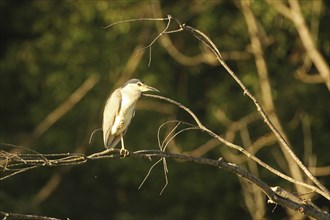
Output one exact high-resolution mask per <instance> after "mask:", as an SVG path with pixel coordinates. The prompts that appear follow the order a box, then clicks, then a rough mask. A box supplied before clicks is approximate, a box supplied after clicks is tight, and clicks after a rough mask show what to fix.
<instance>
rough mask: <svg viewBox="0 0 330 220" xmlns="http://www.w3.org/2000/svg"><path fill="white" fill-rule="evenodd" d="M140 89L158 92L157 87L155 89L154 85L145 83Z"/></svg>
mask: <svg viewBox="0 0 330 220" xmlns="http://www.w3.org/2000/svg"><path fill="white" fill-rule="evenodd" d="M141 91H142V92H147V91H153V92H159V90H158V89H155V88H154V87H151V86H148V85H146V84H144V85H143V87H142V89H141Z"/></svg>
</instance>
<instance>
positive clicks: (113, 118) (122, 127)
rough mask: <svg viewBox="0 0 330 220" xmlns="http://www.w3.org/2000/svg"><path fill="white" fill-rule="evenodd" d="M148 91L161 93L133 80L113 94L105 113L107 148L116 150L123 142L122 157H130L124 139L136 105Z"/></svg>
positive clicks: (104, 129)
mask: <svg viewBox="0 0 330 220" xmlns="http://www.w3.org/2000/svg"><path fill="white" fill-rule="evenodd" d="M146 91H154V92H159V91H158V90H157V89H155V88H153V87H151V86H148V85H146V84H144V83H143V82H142V81H141V80H139V79H131V80H128V81H127V82H126V83H125V84H124V85H123V86H122V87H120V88H118V89H116V90H115V91H114V92H113V93H111V95H110V97H109V98H108V99H107V101H106V104H105V107H104V111H103V125H102V130H103V141H104V146H105V148H108V149H109V148H110V149H114V148H115V146H116V145H117V144H118V142H119V141H120V140H121V149H120V155H121V156H123V157H125V156H127V155H128V151H127V150H126V149H125V146H124V139H123V137H124V135H125V133H126V132H127V128H128V126H129V124H130V123H131V120H132V118H133V117H134V115H135V106H136V103H137V101H138V100H139V98H140V96H141V93H142V92H146Z"/></svg>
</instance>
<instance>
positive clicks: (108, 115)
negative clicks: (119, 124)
mask: <svg viewBox="0 0 330 220" xmlns="http://www.w3.org/2000/svg"><path fill="white" fill-rule="evenodd" d="M120 107H121V92H120V89H116V90H115V91H114V92H113V93H112V94H111V96H110V98H109V99H108V100H107V102H106V104H105V107H104V111H103V125H102V129H103V141H104V146H105V147H107V148H108V147H110V146H111V145H112V147H114V146H113V144H112V142H113V141H114V139H115V136H114V135H111V129H112V125H113V123H114V121H115V118H116V115H117V114H118V112H119V110H120ZM116 142H117V143H118V141H116Z"/></svg>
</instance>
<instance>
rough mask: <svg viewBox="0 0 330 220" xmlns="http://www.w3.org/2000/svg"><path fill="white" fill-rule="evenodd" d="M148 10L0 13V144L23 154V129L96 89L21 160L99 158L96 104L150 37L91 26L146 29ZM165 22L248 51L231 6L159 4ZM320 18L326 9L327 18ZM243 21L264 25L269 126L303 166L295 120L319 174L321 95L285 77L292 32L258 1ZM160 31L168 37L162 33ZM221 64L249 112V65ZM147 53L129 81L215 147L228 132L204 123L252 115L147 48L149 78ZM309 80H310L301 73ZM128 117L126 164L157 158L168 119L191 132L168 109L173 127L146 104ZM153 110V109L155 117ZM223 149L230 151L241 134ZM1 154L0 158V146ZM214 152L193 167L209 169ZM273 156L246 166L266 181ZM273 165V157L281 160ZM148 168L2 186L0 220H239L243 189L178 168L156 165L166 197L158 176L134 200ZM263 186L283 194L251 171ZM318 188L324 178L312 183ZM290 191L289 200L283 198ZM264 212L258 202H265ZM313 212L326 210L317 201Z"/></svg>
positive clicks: (213, 77) (180, 43)
mask: <svg viewBox="0 0 330 220" xmlns="http://www.w3.org/2000/svg"><path fill="white" fill-rule="evenodd" d="M310 2H311V1H301V5H302V9H303V12H304V16H305V19H306V22H307V24H308V25H309V26H310V22H311V20H312V19H313V16H314V15H313V13H311V12H310V10H309V7H310V4H311V3H310ZM156 3H157V2H155V1H133V0H132V1H109V2H107V1H47V0H41V1H4V0H1V1H0V9H1V19H0V22H1V33H0V34H1V52H0V53H1V54H0V55H1V69H0V70H1V72H0V77H1V78H0V80H1V81H0V115H1V122H0V141H1V142H4V143H10V144H14V145H22V144H24V143H27V142H26V141H27V140H29V139H31V136H30V135H31V133H32V132H33V129H34V128H35V127H36V126H37V125H38V124H39V123H40V122H41V121H42V120H43V119H44V118H45V117H46V116H47V115H48V114H49V113H50V112H51V111H52V110H54V109H55V108H56V107H57V106H59V105H60V104H61V103H62V102H63V101H65V100H66V98H67V97H69V96H70V95H71V94H72V93H73V92H74V91H75V90H76V89H77V88H78V87H79V86H80V85H81V84H82V83H83V82H84V81H85V80H86V79H87V78H88V77H89V76H91V75H95V76H97V77H99V79H100V80H99V81H98V83H97V84H96V86H95V87H94V88H93V89H92V90H91V91H90V92H89V93H88V94H87V95H86V96H85V97H84V98H83V99H82V100H81V101H80V102H79V103H78V104H77V105H75V106H74V108H72V109H71V110H70V111H69V112H68V113H67V114H65V115H64V116H63V117H62V118H60V120H59V121H57V122H56V123H55V124H54V125H53V126H51V127H50V128H49V129H48V130H47V131H46V132H45V133H44V134H43V135H42V136H41V137H39V138H37V139H35V140H33V141H32V142H30V143H29V144H28V145H24V147H30V148H31V149H33V150H36V151H38V152H40V153H60V152H63V153H66V152H75V151H77V149H80V150H82V149H83V150H84V151H86V152H89V153H91V152H96V151H101V150H102V149H103V147H102V145H103V144H102V135H101V132H99V133H96V135H95V137H94V141H93V143H92V144H91V145H88V139H89V136H90V134H91V132H92V131H93V130H94V129H96V128H99V127H100V126H101V122H102V111H103V107H104V103H105V100H106V98H107V96H108V95H109V93H110V92H111V91H113V90H114V89H115V88H114V83H115V82H116V81H117V79H118V78H119V77H120V76H121V73H122V72H123V70H124V68H125V65H126V63H127V60H128V59H129V57H130V56H131V55H132V53H133V52H134V48H135V47H137V45H141V46H144V45H148V44H149V43H150V42H151V41H152V40H153V39H154V38H155V37H156V36H157V34H158V33H159V32H158V31H157V29H156V28H155V24H154V22H152V21H144V22H142V21H139V22H133V23H129V24H121V25H117V26H114V27H112V28H109V29H103V28H101V27H102V26H105V25H108V24H110V23H113V22H117V21H120V20H125V19H131V18H141V17H154V16H155V15H154V14H153V11H154V9H153V7H155V6H154V4H156ZM160 4H161V9H162V11H163V13H164V15H166V14H172V15H173V16H175V17H177V18H179V19H181V20H182V22H184V23H187V24H189V25H191V26H193V27H195V28H198V29H200V30H202V31H204V32H205V33H206V34H207V35H208V36H209V37H210V38H211V39H213V40H214V42H215V43H216V44H217V46H218V47H219V49H220V51H221V52H223V53H224V54H226V52H230V51H241V52H246V51H249V43H250V38H249V35H248V31H247V27H246V23H245V20H244V16H243V15H242V13H241V11H240V10H239V9H238V7H237V6H236V5H235V4H234V2H232V1H202V0H195V1H180V2H178V1H162V2H161V3H160ZM326 4H327V5H326ZM328 4H329V3H328V2H327V1H325V2H323V5H322V9H321V13H320V24H319V33H318V39H317V47H318V48H319V49H320V52H321V53H322V55H323V56H324V57H325V58H326V59H327V60H329V58H330V45H329V7H328V6H329V5H328ZM253 12H254V13H255V16H256V18H257V19H258V22H260V23H261V24H262V25H263V28H264V31H265V33H266V34H267V35H268V38H269V39H270V43H268V44H266V43H265V45H263V47H264V56H265V59H266V62H267V65H268V68H269V78H270V83H271V86H272V89H273V91H272V92H273V97H274V103H275V105H276V111H277V112H276V113H277V114H278V116H279V118H280V120H281V123H282V125H283V127H284V129H285V131H286V134H287V135H288V138H289V140H290V142H291V144H292V146H293V148H294V151H295V152H296V153H297V155H298V156H299V158H303V157H304V138H303V131H302V126H301V121H300V120H299V119H298V122H297V123H296V125H293V126H290V123H291V125H292V124H294V121H295V118H296V117H298V118H299V116H300V115H303V116H306V117H308V119H309V121H310V123H311V132H312V141H313V153H314V154H315V155H316V156H317V165H319V166H326V165H329V163H330V158H329V155H330V151H329V138H330V137H329V128H330V120H329V116H330V114H329V110H330V108H329V107H330V106H329V91H328V90H327V88H326V86H325V85H324V84H306V83H303V82H302V81H300V80H298V79H297V78H296V77H295V76H294V73H295V70H296V68H297V67H298V66H300V65H301V64H302V62H303V55H304V48H303V46H302V44H301V42H300V41H299V37H298V35H297V32H296V29H295V28H294V25H293V24H292V23H291V22H290V21H288V20H287V19H284V18H283V17H282V16H280V15H279V14H277V13H276V12H275V11H274V10H273V9H272V8H271V7H270V6H269V5H268V4H266V3H261V1H256V2H255V3H254V4H253ZM172 28H175V26H173V27H172ZM170 37H171V39H172V41H173V44H174V45H175V46H176V47H177V48H178V49H179V50H180V51H181V52H182V53H183V54H186V55H189V56H192V55H196V54H198V53H199V51H200V50H199V49H200V44H199V43H198V41H197V40H196V39H195V38H194V37H193V36H192V35H189V34H187V33H176V34H172V35H170ZM247 54H248V55H247V58H245V59H239V60H235V59H227V60H226V62H227V63H228V65H229V66H230V67H231V68H232V69H233V70H234V71H235V73H236V74H237V75H238V76H239V77H240V78H241V80H242V81H243V83H245V85H246V86H247V87H248V88H249V89H250V90H251V92H252V93H253V94H255V95H256V97H258V98H259V99H260V97H261V94H260V90H259V89H260V87H259V79H258V74H257V71H256V68H255V61H254V57H253V55H252V54H249V53H247ZM148 61H149V57H148V51H146V53H145V54H144V55H143V58H142V60H141V62H140V63H139V65H138V67H137V69H136V71H135V73H134V78H140V79H142V80H143V81H145V82H146V83H147V84H149V85H151V86H153V87H156V88H158V89H159V90H160V91H161V95H163V96H167V97H169V98H171V99H174V100H177V101H179V102H181V103H183V104H184V105H186V106H187V107H189V108H190V109H191V110H192V111H194V112H195V113H196V114H197V116H198V117H199V118H200V119H201V121H202V122H203V123H204V124H205V125H206V126H207V127H208V128H210V129H211V130H213V131H214V132H216V133H220V134H223V133H225V132H226V129H227V126H226V125H224V124H222V123H220V122H219V121H217V120H216V119H215V117H214V115H213V113H214V111H216V110H217V109H221V110H222V111H223V112H225V114H226V116H227V117H228V118H229V119H230V120H233V121H235V120H239V119H240V118H241V117H243V116H245V115H248V114H251V113H253V112H256V109H255V106H254V105H253V103H252V102H251V101H250V100H249V99H248V98H247V97H246V96H244V95H243V92H242V90H241V89H240V88H239V86H238V85H237V84H236V83H235V81H234V80H233V79H232V78H231V77H230V76H229V74H228V73H227V72H226V71H225V70H224V69H223V68H222V67H219V66H211V65H208V64H199V65H193V66H185V65H182V64H180V63H179V62H177V61H176V60H175V59H174V58H173V57H171V56H170V55H169V54H168V53H167V52H166V50H165V49H164V48H163V47H161V46H160V44H159V43H158V42H156V43H155V44H154V45H153V47H152V61H151V65H150V67H148ZM311 72H312V73H315V72H316V69H315V68H314V67H312V69H311ZM142 100H143V103H144V105H141V106H138V111H137V113H136V116H135V118H134V119H133V121H132V124H131V126H130V128H129V130H128V133H127V134H126V136H125V145H126V147H127V148H128V149H129V150H139V149H158V145H157V136H156V135H157V128H158V127H159V126H160V125H161V124H162V123H164V122H166V121H167V120H169V119H170V118H173V117H176V118H177V119H180V120H184V121H188V122H192V119H191V118H189V116H188V115H187V114H186V113H184V112H182V111H181V110H178V109H177V108H174V109H172V110H173V111H172V113H171V114H166V113H161V112H159V111H157V110H155V109H154V110H148V109H147V108H148V107H144V106H148V105H150V104H153V105H157V104H159V102H158V101H155V100H153V99H151V98H146V97H142ZM161 108H162V107H161ZM249 129H250V130H249V132H250V137H251V139H252V140H256V139H257V138H258V137H260V136H262V135H264V134H266V133H268V132H269V129H268V128H267V127H266V125H265V124H264V123H263V122H262V120H259V121H258V122H257V123H254V124H253V125H252V126H251V127H249ZM207 140H209V137H208V136H207V135H206V134H203V133H201V132H199V131H189V132H186V133H184V134H182V135H180V136H179V137H178V138H177V139H176V144H177V145H178V146H179V147H180V148H181V149H182V151H189V150H192V149H195V148H197V147H198V146H199V145H201V144H203V143H204V142H205V141H207ZM234 142H235V143H237V144H242V141H241V139H240V136H239V134H237V135H236V138H235V139H234ZM1 148H3V149H4V150H8V148H7V147H5V146H1ZM219 149H221V150H225V149H226V147H225V146H222V145H221V144H219V147H217V148H215V149H214V150H212V151H210V152H209V153H207V155H204V156H206V157H210V158H214V159H217V158H219V157H220V156H221V155H220V151H219ZM279 152H280V151H279V146H278V144H277V143H275V144H273V145H272V146H271V147H268V148H267V150H264V151H262V152H260V153H258V154H257V156H258V157H260V158H261V159H262V160H263V161H265V162H268V163H270V164H271V165H272V166H274V167H279V166H278V165H277V164H276V159H274V157H276V155H277V156H278V155H279ZM280 157H281V156H280ZM151 165H152V162H150V161H144V160H133V159H130V158H128V159H123V160H120V159H113V160H98V161H93V162H89V163H87V164H84V165H80V166H76V167H67V168H40V169H36V170H33V171H29V172H26V173H23V174H20V175H16V176H13V177H11V178H9V179H6V180H3V181H1V182H0V210H2V211H7V212H15V213H25V214H39V215H45V216H53V217H58V218H67V217H68V218H70V219H119V220H120V219H124V220H126V219H238V218H241V219H249V218H251V217H250V214H249V213H248V211H247V209H246V206H245V203H244V199H243V198H242V194H241V185H240V183H239V181H238V180H237V177H236V176H235V175H233V174H231V173H227V172H226V171H223V170H218V169H216V168H211V167H206V166H201V165H197V164H192V163H188V162H180V161H168V168H169V171H170V172H169V175H168V178H169V185H168V186H167V188H166V190H165V192H164V194H163V195H162V196H159V195H158V194H159V192H160V190H161V188H162V187H163V184H164V181H165V180H164V176H163V170H162V167H161V165H158V166H157V167H156V168H155V169H154V171H153V172H152V174H151V176H150V177H149V179H148V180H147V182H146V183H145V185H144V186H143V187H142V189H141V190H137V188H138V186H139V184H140V183H141V181H142V180H143V178H144V176H145V174H146V173H147V171H148V169H149V167H150V166H151ZM260 173H261V179H263V180H264V181H265V182H267V183H268V184H269V185H271V186H275V185H280V186H282V187H287V188H288V189H292V186H291V184H287V183H286V182H285V181H283V180H281V179H279V178H277V177H275V176H274V175H272V174H270V173H269V172H267V171H265V170H264V169H260ZM54 175H59V176H60V179H59V184H58V186H57V187H56V188H55V190H54V191H53V192H52V193H51V194H50V195H49V197H47V199H45V200H43V201H42V202H39V203H38V202H36V200H35V196H36V194H37V193H38V192H39V190H41V189H42V188H43V187H44V186H45V184H46V183H47V182H48V181H49V179H50V178H52V177H53V178H54ZM319 179H320V181H321V182H323V183H326V181H327V183H326V184H327V187H329V178H327V179H326V178H325V177H320V178H319ZM292 190H293V191H294V189H292ZM265 202H266V200H265ZM316 203H317V204H318V205H320V206H321V207H324V206H325V205H327V203H326V202H325V201H324V200H323V199H322V198H319V199H316ZM267 207H268V213H267V216H268V218H269V219H280V218H284V216H286V214H285V212H284V209H282V208H281V207H277V208H276V209H275V211H274V212H272V210H273V208H274V205H272V204H270V205H267Z"/></svg>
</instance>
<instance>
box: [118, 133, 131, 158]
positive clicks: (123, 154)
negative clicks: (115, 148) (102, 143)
mask: <svg viewBox="0 0 330 220" xmlns="http://www.w3.org/2000/svg"><path fill="white" fill-rule="evenodd" d="M120 139H121V149H120V156H121V157H126V156H127V155H128V154H129V152H128V150H126V149H125V146H124V138H123V133H121V134H120Z"/></svg>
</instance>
